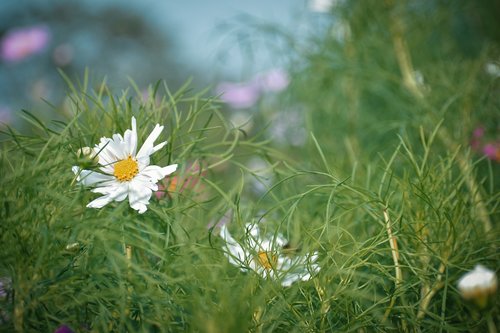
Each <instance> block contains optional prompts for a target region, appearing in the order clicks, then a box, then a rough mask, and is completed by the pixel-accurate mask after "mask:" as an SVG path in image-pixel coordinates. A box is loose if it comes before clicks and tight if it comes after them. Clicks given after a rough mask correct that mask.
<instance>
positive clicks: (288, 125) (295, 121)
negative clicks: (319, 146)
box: [268, 110, 307, 147]
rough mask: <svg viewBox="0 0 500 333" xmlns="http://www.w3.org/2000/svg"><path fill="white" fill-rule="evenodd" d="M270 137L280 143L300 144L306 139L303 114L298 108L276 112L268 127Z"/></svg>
mask: <svg viewBox="0 0 500 333" xmlns="http://www.w3.org/2000/svg"><path fill="white" fill-rule="evenodd" d="M268 132H269V135H270V136H271V138H272V139H273V140H274V141H276V142H277V143H278V144H280V145H291V146H295V147H297V146H302V145H304V143H305V142H306V139H307V130H306V126H305V119H304V115H303V113H302V112H300V110H287V111H285V112H278V113H277V114H276V115H275V116H274V119H273V121H272V123H271V126H269V127H268Z"/></svg>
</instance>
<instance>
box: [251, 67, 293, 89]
mask: <svg viewBox="0 0 500 333" xmlns="http://www.w3.org/2000/svg"><path fill="white" fill-rule="evenodd" d="M254 80H255V81H256V82H257V85H258V86H259V87H260V89H261V90H262V91H264V92H280V91H283V90H285V89H286V88H287V87H288V85H289V84H290V76H289V75H288V73H287V72H286V71H284V70H283V69H280V68H275V69H271V70H269V71H267V72H265V73H262V74H260V75H257V76H256V77H255V79H254Z"/></svg>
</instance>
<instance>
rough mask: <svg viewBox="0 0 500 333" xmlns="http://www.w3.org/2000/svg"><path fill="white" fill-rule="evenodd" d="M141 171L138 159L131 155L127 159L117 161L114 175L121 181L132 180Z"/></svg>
mask: <svg viewBox="0 0 500 333" xmlns="http://www.w3.org/2000/svg"><path fill="white" fill-rule="evenodd" d="M137 173H139V165H138V164H137V161H136V160H134V159H133V158H132V156H129V157H128V158H127V159H124V160H121V161H119V162H116V163H115V172H114V175H115V177H116V179H118V181H120V182H126V181H129V180H131V179H132V178H134V177H135V175H137Z"/></svg>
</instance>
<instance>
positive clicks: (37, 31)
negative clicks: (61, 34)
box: [0, 25, 50, 62]
mask: <svg viewBox="0 0 500 333" xmlns="http://www.w3.org/2000/svg"><path fill="white" fill-rule="evenodd" d="M49 39H50V31H49V29H48V27H46V26H44V25H36V26H31V27H25V28H14V29H11V30H9V31H7V33H6V34H5V36H4V37H3V39H2V41H1V45H0V56H1V57H2V59H4V60H5V61H11V62H16V61H20V60H23V59H24V58H26V57H28V56H30V55H32V54H36V53H38V52H40V51H42V50H43V48H44V47H45V46H46V45H47V43H48V42H49Z"/></svg>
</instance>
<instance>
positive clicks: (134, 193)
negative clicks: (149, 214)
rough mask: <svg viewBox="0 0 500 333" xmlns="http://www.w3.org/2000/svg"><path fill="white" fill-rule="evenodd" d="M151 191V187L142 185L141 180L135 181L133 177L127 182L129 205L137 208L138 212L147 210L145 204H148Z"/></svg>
mask: <svg viewBox="0 0 500 333" xmlns="http://www.w3.org/2000/svg"><path fill="white" fill-rule="evenodd" d="M136 178H137V177H136ZM152 193H153V191H151V189H149V188H147V187H145V186H143V184H142V183H141V182H138V181H135V178H134V180H133V181H131V182H130V183H129V193H128V201H129V203H130V207H132V209H135V210H137V211H138V212H139V214H142V213H144V212H145V211H146V210H147V207H146V205H147V204H149V199H150V198H151V194H152Z"/></svg>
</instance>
